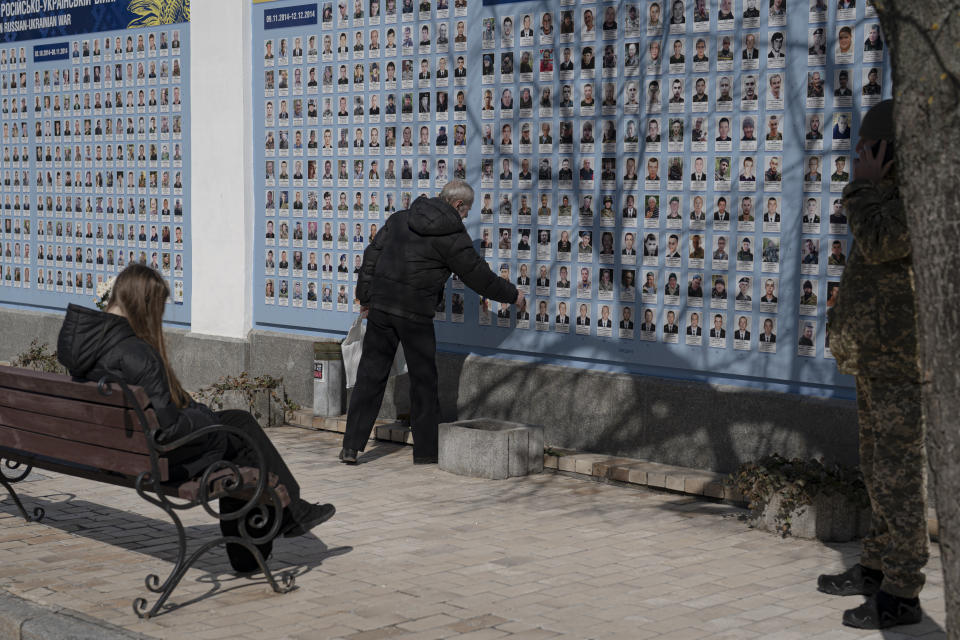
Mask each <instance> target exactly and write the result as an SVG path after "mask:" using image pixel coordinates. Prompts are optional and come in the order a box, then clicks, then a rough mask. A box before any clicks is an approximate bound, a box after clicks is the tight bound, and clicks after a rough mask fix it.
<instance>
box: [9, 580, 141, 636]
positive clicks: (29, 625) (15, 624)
mask: <svg viewBox="0 0 960 640" xmlns="http://www.w3.org/2000/svg"><path fill="white" fill-rule="evenodd" d="M131 615H133V613H132V612H131ZM150 638H151V636H145V635H143V634H141V633H131V632H130V631H127V630H125V629H121V628H120V627H116V626H114V625H112V624H109V623H107V622H103V621H100V620H96V619H94V618H90V617H89V616H86V615H83V614H82V613H79V612H77V611H71V610H70V609H64V608H63V607H58V606H44V605H39V604H36V603H33V602H30V601H29V600H25V599H23V598H20V597H17V596H15V595H13V594H11V593H9V592H7V591H4V590H2V589H0V640H149V639H150Z"/></svg>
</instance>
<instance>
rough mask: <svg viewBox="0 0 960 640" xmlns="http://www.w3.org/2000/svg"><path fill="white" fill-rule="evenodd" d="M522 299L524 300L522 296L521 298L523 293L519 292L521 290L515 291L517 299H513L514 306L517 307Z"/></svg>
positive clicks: (521, 302)
mask: <svg viewBox="0 0 960 640" xmlns="http://www.w3.org/2000/svg"><path fill="white" fill-rule="evenodd" d="M523 300H524V298H523V293H521V292H519V291H518V292H517V299H516V301H515V302H514V303H513V304H514V305H515V306H517V307H519V306H520V305H521V304H523Z"/></svg>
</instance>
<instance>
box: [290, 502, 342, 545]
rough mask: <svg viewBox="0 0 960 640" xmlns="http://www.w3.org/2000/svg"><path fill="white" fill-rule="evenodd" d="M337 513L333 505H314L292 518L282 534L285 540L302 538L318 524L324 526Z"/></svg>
mask: <svg viewBox="0 0 960 640" xmlns="http://www.w3.org/2000/svg"><path fill="white" fill-rule="evenodd" d="M336 512H337V509H336V507H334V506H333V505H332V504H312V505H310V506H309V507H307V509H306V510H305V511H304V512H303V513H301V514H299V515H297V516H295V517H292V518H290V524H286V523H284V526H283V529H282V532H283V537H284V538H295V537H297V536H302V535H304V534H305V533H307V532H309V531H310V529H313V528H314V527H315V526H317V525H318V524H322V523H324V522H326V521H327V520H329V519H330V518H332V517H333V514H334V513H336Z"/></svg>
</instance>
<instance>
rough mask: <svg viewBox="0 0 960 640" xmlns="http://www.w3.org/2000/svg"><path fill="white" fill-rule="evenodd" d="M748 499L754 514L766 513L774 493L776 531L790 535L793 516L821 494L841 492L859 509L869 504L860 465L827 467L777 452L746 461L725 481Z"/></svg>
mask: <svg viewBox="0 0 960 640" xmlns="http://www.w3.org/2000/svg"><path fill="white" fill-rule="evenodd" d="M726 482H727V484H728V485H729V486H732V487H735V488H736V489H737V490H738V491H739V492H740V493H741V495H743V496H744V497H745V498H747V500H748V502H749V504H748V506H749V508H750V509H751V511H753V514H754V516H758V515H760V514H761V513H763V510H764V509H765V508H766V506H767V504H769V502H770V500H771V499H772V498H773V496H774V495H778V496H779V498H780V505H779V508H778V509H777V513H776V514H775V516H774V522H775V524H776V530H777V532H778V533H779V534H780V535H781V536H782V537H784V538H785V537H787V536H789V535H790V526H791V516H792V514H794V513H795V512H796V513H798V514H800V513H803V512H804V511H805V510H806V508H807V506H808V505H811V504H813V500H814V498H815V497H817V496H818V495H827V496H833V495H839V496H843V497H845V498H846V499H847V501H848V502H849V503H850V504H851V505H852V506H853V507H855V508H857V509H864V508H867V507H869V506H870V499H869V497H868V496H867V489H866V486H865V485H864V484H863V476H862V475H861V474H860V469H859V468H858V467H848V466H843V465H832V466H827V465H825V464H824V463H823V460H818V459H806V460H805V459H802V458H794V459H792V460H788V459H787V458H784V457H783V456H781V455H780V454H777V453H774V454H772V455H769V456H766V457H763V458H761V459H760V460H757V461H755V462H745V463H743V464H741V465H740V466H739V467H738V468H737V470H736V471H734V472H733V473H731V474H730V475H729V476H728V477H727V480H726Z"/></svg>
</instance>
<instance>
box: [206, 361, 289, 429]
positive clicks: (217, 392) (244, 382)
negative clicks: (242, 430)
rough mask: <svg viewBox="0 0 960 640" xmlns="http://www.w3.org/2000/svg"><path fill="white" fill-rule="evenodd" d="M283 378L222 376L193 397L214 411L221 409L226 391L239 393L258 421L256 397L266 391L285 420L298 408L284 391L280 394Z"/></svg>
mask: <svg viewBox="0 0 960 640" xmlns="http://www.w3.org/2000/svg"><path fill="white" fill-rule="evenodd" d="M282 384H283V378H274V377H273V376H270V375H267V374H264V375H260V376H257V377H256V378H252V377H250V374H249V373H248V372H246V371H243V372H241V373H240V375H238V376H223V377H222V378H220V380H219V381H218V382H216V383H214V384H212V385H210V386H209V387H203V388H201V389H199V390H198V391H197V392H196V393H195V394H194V395H195V396H196V397H197V399H198V400H201V401H203V402H206V403H208V404H210V405H212V406H213V407H215V408H216V409H218V410H219V409H223V396H224V394H225V393H226V392H228V391H240V392H242V393H243V395H244V397H245V398H246V400H247V405H248V406H249V408H250V413H251V414H253V417H254V418H256V419H257V420H259V419H260V418H261V417H262V414H261V413H260V412H259V411H257V408H256V406H257V404H256V403H257V396H258V394H260V393H262V392H264V391H266V392H268V393H269V394H270V399H271V400H272V401H274V402H276V403H277V404H279V405H280V406H281V407H282V408H283V417H284V419H287V418H289V417H290V415H291V414H292V413H293V412H294V411H296V410H298V409H299V408H300V405H298V404H297V403H296V402H294V401H293V400H291V399H290V398H289V397H288V396H287V393H286V391H283V392H281V391H280V389H281V388H282V387H281V385H282Z"/></svg>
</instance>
